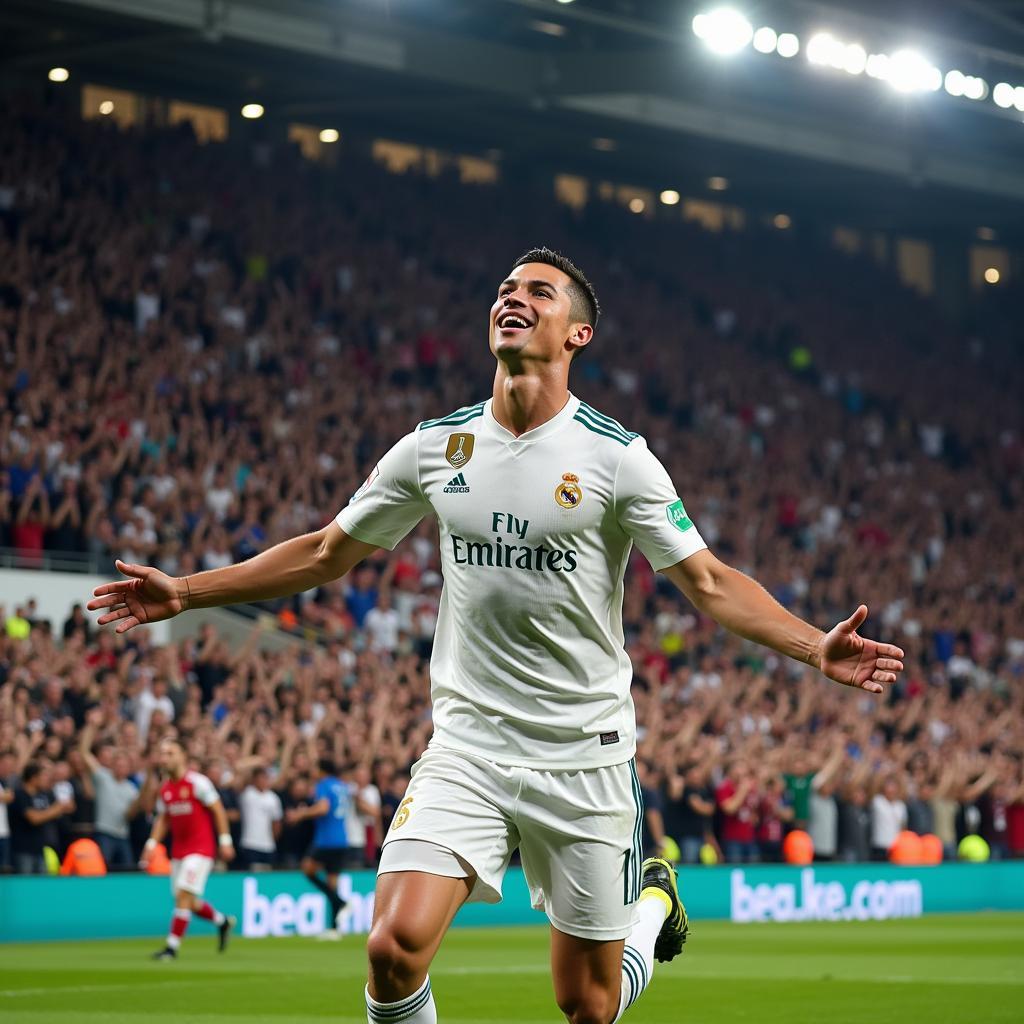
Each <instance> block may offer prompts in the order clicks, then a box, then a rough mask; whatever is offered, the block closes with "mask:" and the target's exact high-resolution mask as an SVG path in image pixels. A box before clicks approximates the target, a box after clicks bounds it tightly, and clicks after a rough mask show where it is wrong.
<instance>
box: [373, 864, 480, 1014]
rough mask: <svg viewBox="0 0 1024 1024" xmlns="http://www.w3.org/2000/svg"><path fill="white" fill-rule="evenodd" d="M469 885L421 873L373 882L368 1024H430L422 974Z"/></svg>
mask: <svg viewBox="0 0 1024 1024" xmlns="http://www.w3.org/2000/svg"><path fill="white" fill-rule="evenodd" d="M474 881H475V879H474V878H473V877H468V878H452V877H445V876H441V875H432V874H428V873H426V872H422V871H396V872H388V873H387V874H383V875H380V876H379V877H378V879H377V894H376V898H375V902H374V910H373V927H372V929H371V930H370V937H369V939H368V941H367V944H366V952H367V957H368V959H369V963H370V969H369V980H368V983H367V986H366V1016H367V1020H368V1021H369V1022H370V1024H391V1022H394V1021H404V1022H407V1024H435V1022H436V1021H437V1010H436V1008H435V1006H434V995H433V992H432V991H431V988H430V978H429V977H428V975H427V972H428V970H429V969H430V964H431V961H432V960H433V959H434V955H435V954H436V953H437V949H438V946H440V944H441V940H442V939H443V938H444V936H445V933H446V932H447V931H448V928H449V926H450V925H451V923H452V919H453V918H454V917H455V914H456V912H457V911H458V909H459V907H461V906H462V904H463V903H465V902H466V899H467V898H468V897H469V894H470V891H471V890H472V887H473V882H474Z"/></svg>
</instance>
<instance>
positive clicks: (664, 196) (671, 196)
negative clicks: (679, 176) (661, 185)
mask: <svg viewBox="0 0 1024 1024" xmlns="http://www.w3.org/2000/svg"><path fill="white" fill-rule="evenodd" d="M658 198H659V199H660V200H661V201H662V203H664V204H665V206H675V205H676V203H678V202H679V193H678V192H677V191H676V190H675V189H674V188H667V189H665V191H664V192H662V193H661V195H660V196H659V197H658Z"/></svg>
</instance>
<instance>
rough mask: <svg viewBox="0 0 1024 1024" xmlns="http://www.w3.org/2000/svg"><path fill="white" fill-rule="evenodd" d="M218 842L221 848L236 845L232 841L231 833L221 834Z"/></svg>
mask: <svg viewBox="0 0 1024 1024" xmlns="http://www.w3.org/2000/svg"><path fill="white" fill-rule="evenodd" d="M217 842H218V843H219V844H220V845H221V846H234V845H235V844H234V843H233V842H232V841H231V833H230V832H221V834H220V835H219V836H218V837H217Z"/></svg>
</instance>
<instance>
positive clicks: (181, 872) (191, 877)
mask: <svg viewBox="0 0 1024 1024" xmlns="http://www.w3.org/2000/svg"><path fill="white" fill-rule="evenodd" d="M212 870H213V858H212V857H204V856H203V855H202V854H201V853H188V854H186V855H185V856H184V857H182V858H181V860H172V861H171V892H173V893H177V892H178V890H179V889H184V890H185V892H190V893H192V895H193V896H202V895H203V893H204V892H205V890H206V880H207V879H208V878H209V877H210V872H211V871H212Z"/></svg>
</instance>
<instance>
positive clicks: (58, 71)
mask: <svg viewBox="0 0 1024 1024" xmlns="http://www.w3.org/2000/svg"><path fill="white" fill-rule="evenodd" d="M46 77H47V78H48V79H49V80H50V81H51V82H66V81H67V80H68V79H69V78H70V77H71V72H70V71H68V69H67V68H50V70H49V71H48V72H47V75H46Z"/></svg>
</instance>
